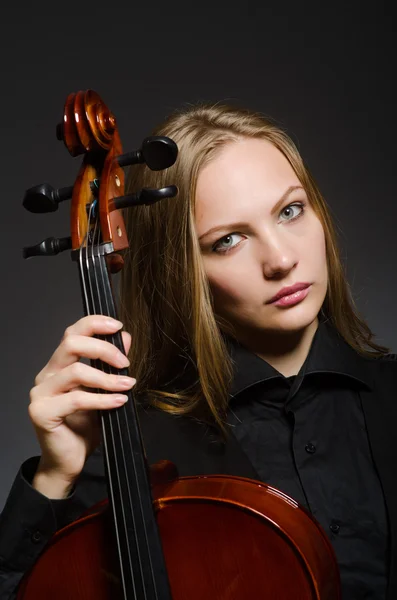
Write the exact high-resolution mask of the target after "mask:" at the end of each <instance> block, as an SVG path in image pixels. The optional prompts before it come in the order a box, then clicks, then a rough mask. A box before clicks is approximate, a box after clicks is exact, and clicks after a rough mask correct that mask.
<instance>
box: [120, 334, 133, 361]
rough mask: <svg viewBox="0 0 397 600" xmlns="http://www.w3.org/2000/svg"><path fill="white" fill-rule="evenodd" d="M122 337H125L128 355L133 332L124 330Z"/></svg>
mask: <svg viewBox="0 0 397 600" xmlns="http://www.w3.org/2000/svg"><path fill="white" fill-rule="evenodd" d="M121 337H122V338H123V344H124V350H125V353H126V354H127V355H128V352H129V351H130V348H131V334H130V333H128V331H122V332H121Z"/></svg>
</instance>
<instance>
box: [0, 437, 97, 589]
mask: <svg viewBox="0 0 397 600" xmlns="http://www.w3.org/2000/svg"><path fill="white" fill-rule="evenodd" d="M39 460H40V457H39V456H34V457H32V458H29V459H28V460H26V461H25V462H24V463H23V464H22V466H21V468H20V470H19V471H18V473H17V475H16V477H15V480H14V483H13V485H12V488H11V491H10V493H9V496H8V498H7V501H6V503H5V506H4V509H3V511H2V513H1V515H0V600H14V599H15V598H16V595H17V588H18V585H19V582H20V580H21V578H22V576H23V575H24V573H25V572H26V571H27V570H28V569H29V568H31V567H32V566H33V564H34V563H35V561H36V560H37V558H38V557H39V555H40V554H41V552H42V551H43V550H44V548H45V546H46V544H47V542H48V541H49V540H50V538H51V537H52V536H53V535H54V533H55V532H56V531H57V530H59V529H61V528H63V527H65V526H66V525H68V524H69V523H71V522H72V521H74V520H76V519H77V518H78V517H79V516H80V515H81V514H82V513H83V512H84V511H85V510H86V509H87V508H89V507H91V506H93V505H94V504H96V503H97V502H99V501H100V500H103V499H104V498H106V497H107V490H106V480H105V477H104V472H103V459H102V453H101V450H100V448H99V449H98V450H97V451H95V452H94V453H93V455H92V456H91V457H90V458H89V459H88V460H87V462H86V465H85V467H84V470H83V472H82V474H81V476H80V477H79V480H78V482H77V483H76V486H75V487H74V488H73V490H72V491H71V493H70V494H69V496H68V497H67V498H65V499H62V500H51V499H49V498H47V497H46V496H44V495H43V494H41V493H40V492H38V491H37V490H35V489H34V488H33V487H32V485H31V484H32V480H33V477H34V474H35V472H36V469H37V465H38V462H39Z"/></svg>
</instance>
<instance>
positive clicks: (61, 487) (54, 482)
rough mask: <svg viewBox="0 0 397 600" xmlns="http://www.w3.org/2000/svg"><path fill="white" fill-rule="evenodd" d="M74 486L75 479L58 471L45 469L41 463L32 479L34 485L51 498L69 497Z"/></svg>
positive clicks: (61, 498)
mask: <svg viewBox="0 0 397 600" xmlns="http://www.w3.org/2000/svg"><path fill="white" fill-rule="evenodd" d="M73 486H74V481H71V480H70V479H66V478H65V477H63V476H62V474H60V473H58V472H56V471H52V470H50V469H44V468H42V467H40V464H39V466H38V468H37V471H36V473H35V475H34V477H33V480H32V487H33V488H34V489H35V490H37V491H38V492H40V493H41V494H43V495H44V496H47V498H50V499H51V500H63V499H65V498H67V497H68V496H69V495H70V493H71V491H72V490H73Z"/></svg>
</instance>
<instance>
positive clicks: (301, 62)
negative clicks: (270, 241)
mask: <svg viewBox="0 0 397 600" xmlns="http://www.w3.org/2000/svg"><path fill="white" fill-rule="evenodd" d="M46 4H47V3H46ZM2 10H3V11H4V13H3V14H2V21H1V22H2V30H1V39H0V43H1V53H0V67H1V142H2V153H1V154H2V156H1V163H0V164H1V187H2V189H1V213H0V214H1V217H0V218H1V225H0V231H1V236H0V240H1V256H2V259H3V260H2V271H3V273H2V293H1V316H2V327H1V331H2V344H1V395H0V407H1V409H0V410H1V413H0V416H1V418H0V428H1V429H0V457H1V485H0V508H1V506H2V505H3V503H4V501H5V499H6V496H7V494H8V491H9V488H10V486H11V484H12V481H13V478H14V476H15V474H16V472H17V470H18V468H19V465H20V463H21V462H22V461H23V460H25V459H26V458H27V457H29V456H31V455H33V454H38V453H39V449H38V444H37V442H36V440H35V436H34V433H33V430H32V427H31V425H30V421H29V418H28V413H27V405H28V402H29V390H30V388H31V387H32V384H33V380H34V377H35V375H36V374H37V373H38V372H39V371H40V370H41V369H42V367H43V366H44V365H45V363H46V362H47V361H48V359H49V357H50V355H51V354H52V352H53V351H54V350H55V348H56V346H57V345H58V343H59V341H60V339H61V337H62V334H63V331H64V329H65V328H66V327H67V326H68V325H69V324H71V323H72V322H74V321H76V320H77V319H79V318H80V317H81V316H82V304H81V298H80V289H79V282H78V275H77V267H76V265H75V264H74V263H72V261H71V260H70V254H69V253H68V252H65V253H64V254H61V255H58V256H57V257H51V258H41V259H39V258H37V259H33V260H30V261H24V260H23V259H22V252H21V249H22V247H23V246H26V245H31V244H34V243H37V242H39V241H41V240H42V239H44V238H46V237H48V236H52V235H54V236H57V237H62V236H66V235H68V234H69V212H68V210H69V205H68V203H65V205H62V206H61V207H60V209H59V211H58V212H56V213H50V214H46V215H33V214H31V213H28V212H26V211H25V210H24V209H23V208H22V204H21V203H22V198H23V194H24V191H25V189H26V188H28V187H31V186H32V185H35V184H37V183H41V182H43V181H48V182H49V183H51V184H52V185H54V186H59V187H61V186H66V185H72V184H73V181H74V178H75V175H76V173H77V170H78V166H79V163H80V159H78V158H76V159H72V158H71V157H70V156H69V154H68V153H67V151H66V149H65V148H64V146H63V144H61V143H59V142H57V140H56V138H55V125H56V124H57V123H58V122H59V120H60V118H61V117H62V110H63V104H64V101H65V99H66V97H67V95H68V94H69V93H70V92H76V91H78V90H80V89H87V88H93V89H94V90H96V91H97V92H98V93H99V94H100V95H101V96H102V98H103V99H104V101H105V102H106V103H107V104H108V106H109V107H110V108H111V110H112V111H113V112H114V113H115V115H116V117H117V120H118V126H119V130H120V134H121V138H122V142H123V147H124V149H125V151H127V150H132V149H134V148H135V147H139V145H140V142H141V140H142V139H143V138H144V137H145V136H146V135H148V134H149V133H150V131H151V129H152V128H153V127H154V126H155V125H157V123H158V122H160V121H161V120H162V119H163V118H164V117H165V116H166V115H167V114H168V113H169V112H170V111H171V110H173V109H175V108H178V107H180V106H181V104H183V103H186V102H196V101H198V100H204V101H220V100H221V101H222V100H226V101H231V102H235V103H237V104H240V105H243V106H247V107H250V108H253V109H257V110H260V111H262V112H264V113H265V114H268V115H270V116H272V117H273V118H275V119H276V120H277V121H278V122H279V123H280V124H281V125H282V126H283V127H285V128H286V129H287V131H288V132H289V134H290V135H291V136H292V138H293V139H294V141H295V142H296V143H297V144H298V147H299V149H300V151H301V153H302V155H303V157H304V158H305V160H306V162H307V164H308V165H309V167H310V169H311V170H312V172H313V174H314V176H315V178H316V180H317V181H318V183H319V185H320V188H321V190H322V192H323V194H324V195H325V198H326V200H327V202H328V204H329V206H330V209H331V212H332V215H333V216H334V218H335V220H336V224H337V229H338V234H339V238H340V245H341V248H342V256H343V259H344V261H345V263H346V266H347V273H348V278H349V282H350V284H351V287H352V290H353V294H354V298H355V301H356V304H357V306H358V309H359V311H360V312H361V314H362V315H363V316H364V317H365V318H366V319H367V321H368V323H369V325H370V326H371V328H372V329H373V331H374V332H375V334H376V340H377V341H378V342H379V343H382V344H386V345H388V346H389V347H390V348H391V350H392V351H393V352H396V351H397V327H396V317H395V298H396V292H397V289H396V287H397V286H396V280H397V278H396V271H395V264H396V260H395V259H396V256H397V252H396V250H397V243H396V217H397V209H396V202H395V177H394V173H395V168H394V161H395V158H396V152H395V137H396V126H395V114H394V95H393V93H392V84H393V79H394V74H395V67H396V60H395V54H396V53H395V43H394V40H393V35H394V30H395V24H394V22H393V19H392V16H391V3H390V4H387V3H385V2H380V1H378V2H371V3H369V4H368V6H366V5H365V4H364V3H363V2H346V3H342V2H340V3H335V2H332V3H321V2H317V3H305V2H300V3H292V2H291V4H290V5H289V4H287V3H285V2H284V3H283V2H277V3H266V2H261V3H259V2H257V3H250V2H244V3H236V4H235V8H233V7H232V6H231V3H230V2H223V3H216V2H212V3H208V4H203V5H202V4H199V3H189V2H185V3H184V4H180V5H175V4H173V3H167V2H161V3H160V2H158V3H157V4H156V3H149V2H146V3H144V4H141V5H138V3H137V2H134V3H132V2H128V3H127V2H124V3H119V4H117V3H115V2H113V3H109V4H106V3H105V2H102V3H101V4H98V3H90V4H88V3H87V4H84V3H81V2H80V3H78V2H77V3H73V4H72V3H71V4H68V3H64V2H63V3H60V2H56V1H54V2H52V3H48V6H45V5H44V4H43V6H40V5H38V4H37V3H32V4H29V5H28V4H27V3H26V5H25V6H23V5H22V4H21V3H16V2H14V3H12V4H4V6H3V8H2ZM393 184H394V185H393Z"/></svg>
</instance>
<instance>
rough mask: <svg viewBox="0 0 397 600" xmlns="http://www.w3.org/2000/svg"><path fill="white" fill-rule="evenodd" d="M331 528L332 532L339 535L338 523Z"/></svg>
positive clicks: (332, 524)
mask: <svg viewBox="0 0 397 600" xmlns="http://www.w3.org/2000/svg"><path fill="white" fill-rule="evenodd" d="M329 528H330V530H331V531H332V533H339V529H340V525H338V524H337V523H331V525H330V526H329Z"/></svg>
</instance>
